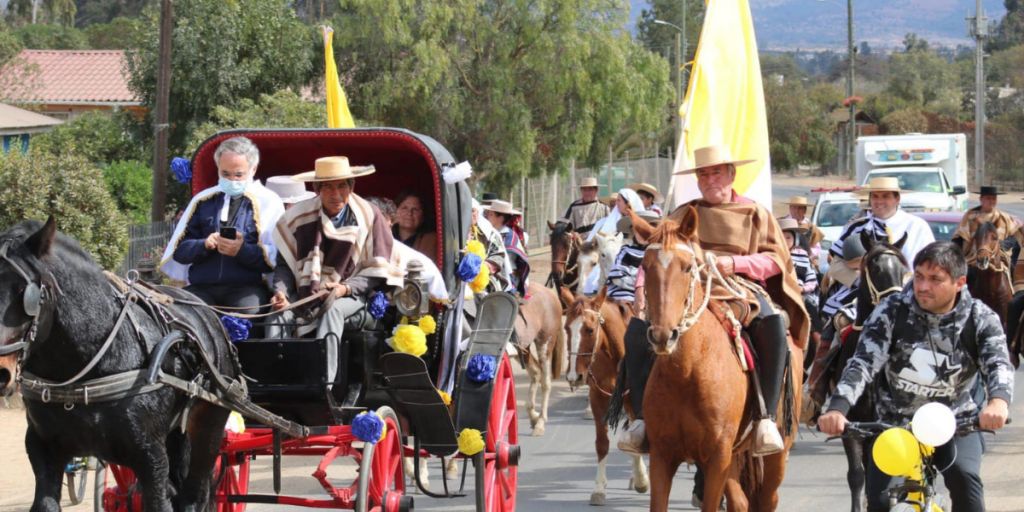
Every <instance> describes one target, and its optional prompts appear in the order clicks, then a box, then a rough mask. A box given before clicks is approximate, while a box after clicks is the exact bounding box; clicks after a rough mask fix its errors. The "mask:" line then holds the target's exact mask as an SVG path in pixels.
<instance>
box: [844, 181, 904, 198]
mask: <svg viewBox="0 0 1024 512" xmlns="http://www.w3.org/2000/svg"><path fill="white" fill-rule="evenodd" d="M872 192H896V193H898V194H913V193H914V191H913V190H902V189H900V180H899V179H898V178H888V177H882V178H871V180H870V181H868V184H867V186H866V187H861V188H860V190H857V191H855V192H854V193H853V195H854V197H859V198H865V199H866V198H869V197H871V193H872Z"/></svg>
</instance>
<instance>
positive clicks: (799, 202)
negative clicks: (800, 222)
mask: <svg viewBox="0 0 1024 512" xmlns="http://www.w3.org/2000/svg"><path fill="white" fill-rule="evenodd" d="M782 204H784V205H786V206H806V207H807V209H808V210H810V209H813V208H814V205H813V204H811V203H809V202H807V198H806V197H804V196H793V197H790V198H789V201H783V202H782Z"/></svg>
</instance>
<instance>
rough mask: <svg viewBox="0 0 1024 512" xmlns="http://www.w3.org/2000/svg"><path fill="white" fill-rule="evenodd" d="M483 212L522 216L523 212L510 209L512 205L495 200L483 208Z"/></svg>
mask: <svg viewBox="0 0 1024 512" xmlns="http://www.w3.org/2000/svg"><path fill="white" fill-rule="evenodd" d="M484 210H488V211H492V212H494V213H504V214H505V215H522V214H523V212H521V211H518V210H516V209H514V208H512V203H510V202H508V201H499V200H495V201H493V202H491V204H489V205H487V206H484Z"/></svg>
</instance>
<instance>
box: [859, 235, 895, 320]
mask: <svg viewBox="0 0 1024 512" xmlns="http://www.w3.org/2000/svg"><path fill="white" fill-rule="evenodd" d="M886 254H888V255H890V256H895V257H896V258H897V259H899V257H900V255H899V253H897V252H896V251H894V250H892V249H886V250H884V251H882V252H880V253H878V254H877V255H875V258H877V257H879V256H884V255H886ZM866 266H867V263H866V262H865V267H866ZM863 274H864V281H865V282H867V283H868V293H869V294H871V305H872V306H877V305H878V303H879V302H882V299H884V298H885V297H886V296H887V295H889V294H892V293H896V292H900V291H902V290H903V286H902V285H893V286H890V287H888V288H886V289H884V290H879V289H878V287H877V286H875V283H874V281H872V280H871V272H864V273H863Z"/></svg>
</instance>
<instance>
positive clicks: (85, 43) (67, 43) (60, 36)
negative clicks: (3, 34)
mask: <svg viewBox="0 0 1024 512" xmlns="http://www.w3.org/2000/svg"><path fill="white" fill-rule="evenodd" d="M14 34H15V36H17V38H18V40H19V41H21V44H22V46H24V47H25V48H28V49H30V50H88V49H89V40H88V39H87V38H86V37H85V32H83V31H81V30H79V29H77V28H74V27H65V26H62V25H42V24H37V25H32V24H29V25H25V26H23V27H21V28H19V29H18V30H17V31H15V33H14Z"/></svg>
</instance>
